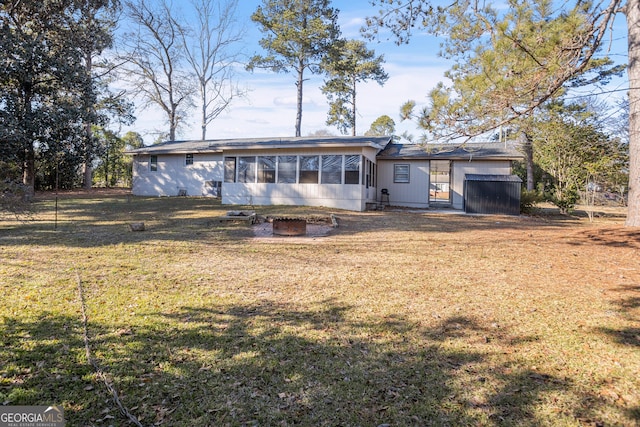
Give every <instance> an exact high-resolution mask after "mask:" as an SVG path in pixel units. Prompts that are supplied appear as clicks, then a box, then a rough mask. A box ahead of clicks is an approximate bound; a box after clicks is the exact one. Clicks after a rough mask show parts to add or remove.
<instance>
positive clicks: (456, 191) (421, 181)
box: [378, 159, 511, 209]
mask: <svg viewBox="0 0 640 427" xmlns="http://www.w3.org/2000/svg"><path fill="white" fill-rule="evenodd" d="M394 165H409V182H408V183H394V182H393V174H394ZM466 174H484V175H510V174H511V162H510V161H509V160H500V161H489V160H479V161H468V160H458V161H452V162H451V191H452V194H451V207H452V208H454V209H463V208H464V176H465V175H466ZM383 188H386V189H388V190H389V203H390V204H391V205H392V206H404V207H412V208H427V207H429V160H403V159H398V160H379V161H378V189H383ZM379 197H380V195H379V194H378V198H379Z"/></svg>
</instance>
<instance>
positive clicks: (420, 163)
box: [378, 159, 429, 208]
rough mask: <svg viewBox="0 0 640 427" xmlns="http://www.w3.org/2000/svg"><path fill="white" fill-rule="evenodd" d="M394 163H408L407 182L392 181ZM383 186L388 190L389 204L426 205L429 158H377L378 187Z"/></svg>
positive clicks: (380, 188) (418, 206)
mask: <svg viewBox="0 0 640 427" xmlns="http://www.w3.org/2000/svg"><path fill="white" fill-rule="evenodd" d="M394 165H409V182H408V183H394V182H393V174H394ZM383 188H386V189H387V190H389V204H390V205H392V206H406V207H412V208H426V207H428V206H429V160H402V159H398V160H379V161H378V189H379V190H382V189H383ZM378 193H379V192H378ZM378 200H380V194H378Z"/></svg>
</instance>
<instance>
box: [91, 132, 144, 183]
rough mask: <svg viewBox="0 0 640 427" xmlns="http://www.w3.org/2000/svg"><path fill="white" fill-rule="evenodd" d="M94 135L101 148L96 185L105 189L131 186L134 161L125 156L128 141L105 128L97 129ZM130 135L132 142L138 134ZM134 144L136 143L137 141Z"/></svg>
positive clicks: (95, 176)
mask: <svg viewBox="0 0 640 427" xmlns="http://www.w3.org/2000/svg"><path fill="white" fill-rule="evenodd" d="M94 135H96V137H97V140H98V147H99V150H98V162H97V165H96V170H95V174H94V181H95V182H96V184H102V185H104V186H105V187H115V186H118V185H126V186H129V185H130V184H131V167H132V159H131V157H130V156H126V155H125V154H124V150H125V148H126V146H127V140H125V139H124V138H120V137H118V135H116V134H115V133H114V132H112V131H110V130H108V129H104V128H96V129H95V130H94ZM129 135H131V136H130V137H129V138H130V140H132V139H133V138H135V135H137V134H132V133H129ZM132 142H134V143H135V139H133V141H132Z"/></svg>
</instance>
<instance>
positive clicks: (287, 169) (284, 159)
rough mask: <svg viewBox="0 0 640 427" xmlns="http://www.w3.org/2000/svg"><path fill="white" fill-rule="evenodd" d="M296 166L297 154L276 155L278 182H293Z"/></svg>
mask: <svg viewBox="0 0 640 427" xmlns="http://www.w3.org/2000/svg"><path fill="white" fill-rule="evenodd" d="M297 168H298V157H297V156H278V183H280V184H295V183H296V169H297Z"/></svg>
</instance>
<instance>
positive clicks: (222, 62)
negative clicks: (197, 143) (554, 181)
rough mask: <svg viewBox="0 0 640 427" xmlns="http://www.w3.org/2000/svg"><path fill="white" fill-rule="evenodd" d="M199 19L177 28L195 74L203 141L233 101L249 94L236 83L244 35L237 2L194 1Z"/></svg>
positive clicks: (232, 0)
mask: <svg viewBox="0 0 640 427" xmlns="http://www.w3.org/2000/svg"><path fill="white" fill-rule="evenodd" d="M192 5H193V8H194V11H195V12H196V13H195V14H196V16H197V20H196V21H195V22H193V23H191V24H190V25H189V26H187V25H178V24H176V28H178V29H179V30H180V35H181V38H182V44H183V45H184V48H185V50H184V53H185V57H186V60H187V62H188V63H189V65H190V66H191V69H192V70H193V73H194V75H195V78H196V81H197V85H198V94H199V96H200V108H201V118H200V120H201V122H200V126H201V128H202V139H203V140H204V139H206V137H207V126H208V125H209V124H210V123H211V122H212V121H213V120H215V119H216V118H217V117H218V116H219V115H220V114H221V113H222V112H223V111H225V110H226V109H227V108H228V107H229V105H230V104H231V102H232V101H233V99H234V98H237V97H242V96H244V95H245V93H246V91H244V90H242V89H240V87H239V85H238V84H237V81H236V80H235V67H236V66H237V65H238V63H239V61H238V59H239V56H240V54H241V52H240V49H239V48H238V46H239V44H240V42H241V41H242V39H243V37H244V35H245V29H244V27H242V26H240V25H238V21H237V20H236V12H237V9H238V0H224V1H219V2H213V1H211V0H193V1H192Z"/></svg>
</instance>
